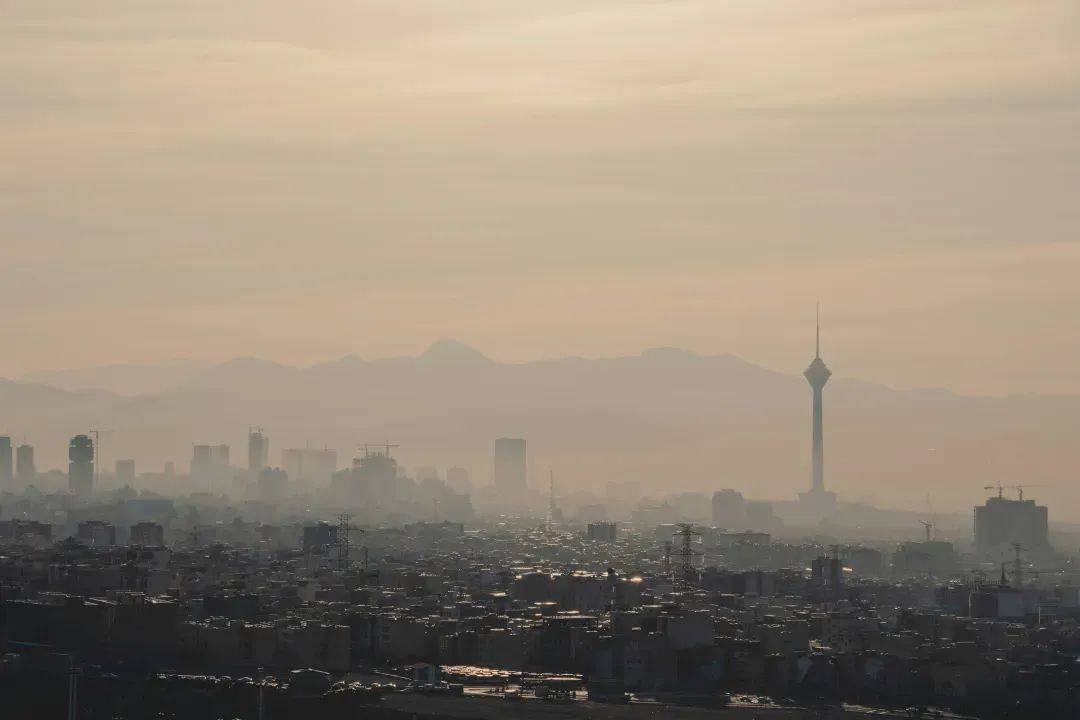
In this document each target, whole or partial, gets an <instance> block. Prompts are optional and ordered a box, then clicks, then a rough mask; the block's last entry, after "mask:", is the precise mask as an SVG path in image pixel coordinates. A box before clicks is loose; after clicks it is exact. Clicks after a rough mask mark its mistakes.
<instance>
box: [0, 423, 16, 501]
mask: <svg viewBox="0 0 1080 720" xmlns="http://www.w3.org/2000/svg"><path fill="white" fill-rule="evenodd" d="M13 461H14V456H13V455H12V452H11V438H9V437H6V436H5V437H0V489H3V490H10V489H11V487H12V486H13V485H14V484H15V464H14V462H13Z"/></svg>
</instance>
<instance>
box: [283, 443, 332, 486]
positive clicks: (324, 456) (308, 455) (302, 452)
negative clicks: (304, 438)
mask: <svg viewBox="0 0 1080 720" xmlns="http://www.w3.org/2000/svg"><path fill="white" fill-rule="evenodd" d="M281 467H282V469H284V470H285V472H286V473H288V474H289V479H290V480H292V482H293V483H294V484H296V485H300V486H303V487H307V488H316V487H318V488H324V487H327V486H328V485H329V484H330V477H331V476H332V475H333V474H334V473H335V472H336V471H337V450H329V449H320V448H290V449H287V450H282V451H281Z"/></svg>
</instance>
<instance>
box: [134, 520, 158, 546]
mask: <svg viewBox="0 0 1080 720" xmlns="http://www.w3.org/2000/svg"><path fill="white" fill-rule="evenodd" d="M128 544H130V545H141V546H143V547H161V546H163V545H164V544H165V528H164V527H162V526H161V524H160V523H156V522H140V523H135V524H134V525H132V526H131V536H130V538H129V540H128Z"/></svg>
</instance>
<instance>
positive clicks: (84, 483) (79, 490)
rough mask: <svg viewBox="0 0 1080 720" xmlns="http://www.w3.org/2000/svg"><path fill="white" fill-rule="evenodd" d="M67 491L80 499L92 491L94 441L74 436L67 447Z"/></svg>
mask: <svg viewBox="0 0 1080 720" xmlns="http://www.w3.org/2000/svg"><path fill="white" fill-rule="evenodd" d="M68 460H69V461H70V462H69V463H68V489H69V490H71V492H73V493H75V494H76V495H78V496H80V497H85V496H87V495H89V494H90V493H91V492H93V490H94V441H93V440H91V439H90V436H89V435H76V436H75V437H73V438H71V443H70V444H69V445H68Z"/></svg>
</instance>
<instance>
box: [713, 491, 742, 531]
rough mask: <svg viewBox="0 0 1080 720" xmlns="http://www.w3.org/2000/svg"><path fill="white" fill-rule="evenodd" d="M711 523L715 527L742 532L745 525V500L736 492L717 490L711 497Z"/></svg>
mask: <svg viewBox="0 0 1080 720" xmlns="http://www.w3.org/2000/svg"><path fill="white" fill-rule="evenodd" d="M712 522H713V525H715V526H716V527H722V528H727V529H729V530H743V529H745V527H744V526H745V525H746V500H744V499H743V496H742V493H741V492H738V491H737V490H731V489H725V490H717V491H716V492H714V493H713V496H712Z"/></svg>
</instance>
